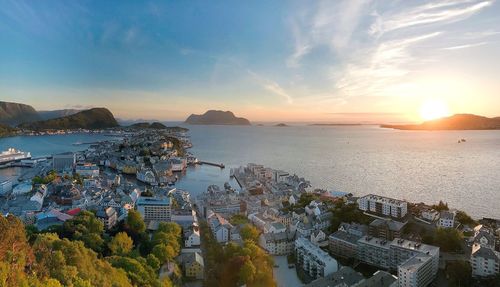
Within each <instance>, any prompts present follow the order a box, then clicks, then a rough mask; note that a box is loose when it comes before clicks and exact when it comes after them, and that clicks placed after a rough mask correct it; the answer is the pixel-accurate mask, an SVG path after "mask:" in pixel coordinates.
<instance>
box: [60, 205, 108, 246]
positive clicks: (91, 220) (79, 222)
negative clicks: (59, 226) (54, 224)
mask: <svg viewBox="0 0 500 287" xmlns="http://www.w3.org/2000/svg"><path fill="white" fill-rule="evenodd" d="M103 232H104V225H103V223H102V222H101V221H100V220H99V219H97V217H95V214H94V213H92V212H90V211H82V212H80V213H79V214H78V215H77V216H75V217H73V219H70V220H67V221H66V222H65V223H64V225H63V231H62V233H63V236H64V237H68V238H71V239H73V240H81V241H83V243H85V246H87V247H89V248H91V249H92V250H94V251H96V252H101V251H102V246H103V244H104V239H102V233H103Z"/></svg>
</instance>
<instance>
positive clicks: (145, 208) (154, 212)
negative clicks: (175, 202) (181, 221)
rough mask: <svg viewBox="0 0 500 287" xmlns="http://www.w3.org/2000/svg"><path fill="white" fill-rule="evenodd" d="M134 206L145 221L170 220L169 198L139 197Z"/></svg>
mask: <svg viewBox="0 0 500 287" xmlns="http://www.w3.org/2000/svg"><path fill="white" fill-rule="evenodd" d="M135 206H136V208H137V211H139V213H140V214H141V215H142V218H143V219H144V221H145V222H149V221H152V220H154V221H171V219H172V214H171V207H170V198H153V197H143V196H141V197H139V199H137V201H136V203H135Z"/></svg>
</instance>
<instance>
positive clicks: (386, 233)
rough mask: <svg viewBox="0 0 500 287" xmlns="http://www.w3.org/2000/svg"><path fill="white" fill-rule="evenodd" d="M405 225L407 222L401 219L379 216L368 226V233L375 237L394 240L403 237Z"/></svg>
mask: <svg viewBox="0 0 500 287" xmlns="http://www.w3.org/2000/svg"><path fill="white" fill-rule="evenodd" d="M405 225H406V223H402V222H399V221H395V220H391V219H380V218H377V219H375V220H373V221H372V222H371V223H370V225H369V226H368V234H369V235H370V236H373V237H378V238H383V239H386V240H393V239H394V238H399V237H401V235H402V233H403V227H404V226H405Z"/></svg>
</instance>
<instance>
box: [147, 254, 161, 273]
mask: <svg viewBox="0 0 500 287" xmlns="http://www.w3.org/2000/svg"><path fill="white" fill-rule="evenodd" d="M146 261H147V262H148V265H149V266H151V268H153V270H158V269H160V264H161V263H160V260H159V259H158V258H156V256H155V255H154V254H152V253H150V254H148V257H146Z"/></svg>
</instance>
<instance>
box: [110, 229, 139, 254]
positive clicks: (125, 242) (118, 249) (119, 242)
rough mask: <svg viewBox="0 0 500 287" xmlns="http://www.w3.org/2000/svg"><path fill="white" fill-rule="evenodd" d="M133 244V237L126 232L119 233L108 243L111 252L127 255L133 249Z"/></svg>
mask: <svg viewBox="0 0 500 287" xmlns="http://www.w3.org/2000/svg"><path fill="white" fill-rule="evenodd" d="M133 246H134V243H133V241H132V239H131V238H130V237H129V236H128V235H127V233H125V232H119V233H117V234H116V235H115V237H113V239H111V241H110V242H109V243H108V247H109V250H110V251H111V254H113V255H121V256H124V255H127V254H128V253H129V252H130V250H132V247H133Z"/></svg>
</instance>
